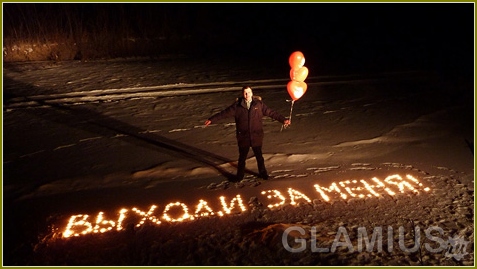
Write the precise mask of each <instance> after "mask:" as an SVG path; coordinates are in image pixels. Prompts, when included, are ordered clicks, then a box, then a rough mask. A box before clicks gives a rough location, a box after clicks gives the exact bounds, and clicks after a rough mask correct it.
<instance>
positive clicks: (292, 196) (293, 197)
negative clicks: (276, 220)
mask: <svg viewBox="0 0 477 269" xmlns="http://www.w3.org/2000/svg"><path fill="white" fill-rule="evenodd" d="M288 194H289V195H290V200H291V201H290V204H291V205H296V204H297V202H296V201H295V200H298V199H303V200H305V201H307V202H308V203H311V199H310V198H308V197H307V196H306V195H304V194H303V193H301V192H299V191H297V190H294V189H292V188H288Z"/></svg>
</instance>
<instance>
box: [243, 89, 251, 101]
mask: <svg viewBox="0 0 477 269" xmlns="http://www.w3.org/2000/svg"><path fill="white" fill-rule="evenodd" d="M242 95H243V98H244V99H245V100H247V101H251V100H252V96H253V92H252V88H250V87H249V86H244V87H243V88H242Z"/></svg>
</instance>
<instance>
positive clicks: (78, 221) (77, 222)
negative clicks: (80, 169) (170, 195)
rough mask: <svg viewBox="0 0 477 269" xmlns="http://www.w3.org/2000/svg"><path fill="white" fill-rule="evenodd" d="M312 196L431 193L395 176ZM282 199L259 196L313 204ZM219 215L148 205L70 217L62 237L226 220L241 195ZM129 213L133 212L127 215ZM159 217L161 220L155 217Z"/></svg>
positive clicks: (297, 197) (277, 202) (200, 206)
mask: <svg viewBox="0 0 477 269" xmlns="http://www.w3.org/2000/svg"><path fill="white" fill-rule="evenodd" d="M313 186H314V190H315V192H314V194H315V195H318V197H317V198H318V199H321V200H324V201H325V202H331V201H333V200H338V199H341V200H347V199H350V198H355V199H363V198H366V197H380V196H382V195H391V196H395V195H396V194H397V193H403V194H404V193H414V194H418V193H419V191H420V190H423V191H425V192H428V191H430V190H431V189H430V188H428V187H424V185H423V184H422V183H421V182H419V180H418V179H417V178H415V177H413V176H412V175H406V176H405V177H404V178H403V177H401V176H400V175H398V174H395V175H390V176H388V177H386V178H385V179H384V180H380V179H378V178H377V177H373V178H371V180H370V181H366V180H364V179H361V180H343V181H339V182H332V183H331V184H330V185H329V186H328V187H325V186H321V185H320V184H318V183H317V184H314V185H313ZM286 193H287V194H288V196H287V197H286V195H283V194H282V192H280V191H279V190H264V191H261V194H262V195H264V196H265V197H266V199H268V200H270V202H271V203H270V204H268V205H267V207H268V208H270V209H273V208H278V207H280V206H282V205H285V204H286V203H287V202H288V203H289V204H290V205H293V206H297V205H298V204H299V202H300V201H304V202H306V203H311V202H312V200H311V199H310V198H309V196H308V195H307V194H304V193H303V192H301V191H298V190H296V189H293V188H288V189H287V191H286ZM218 200H219V204H220V205H219V207H221V210H220V211H214V210H213V209H212V208H211V207H210V206H209V204H208V202H207V201H206V200H203V199H201V200H199V202H198V203H197V205H196V206H195V212H194V214H189V207H188V206H187V205H186V204H185V203H183V202H179V201H177V202H172V203H168V204H166V205H165V206H164V208H163V210H162V214H160V213H159V212H156V210H157V209H158V206H157V205H151V206H150V207H149V209H148V211H147V212H146V211H142V210H140V209H138V208H136V207H134V208H132V209H131V210H130V211H129V210H128V209H126V208H122V209H120V210H119V212H118V215H117V219H116V220H108V219H107V218H106V217H105V214H104V212H99V213H98V214H97V215H96V217H95V218H94V217H90V216H89V215H87V214H78V215H72V216H71V217H70V218H69V221H68V223H67V225H66V228H65V229H64V231H63V233H62V236H63V237H64V238H68V237H78V236H82V235H86V234H99V233H106V232H110V231H113V230H116V231H122V230H124V226H123V223H124V222H125V221H128V224H131V222H133V223H132V224H135V226H136V227H140V226H142V225H144V224H145V223H146V222H148V223H149V224H152V225H161V223H162V222H169V223H174V222H184V221H193V220H196V219H197V218H201V217H212V216H225V215H230V214H239V213H242V212H245V211H247V207H246V206H245V205H244V203H243V199H242V197H241V196H240V194H237V195H236V196H235V197H233V198H232V199H230V200H228V201H229V202H227V199H226V197H225V196H220V197H219V199H218ZM128 212H132V213H131V214H128ZM158 216H160V217H158Z"/></svg>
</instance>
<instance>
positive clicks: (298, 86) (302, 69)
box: [282, 51, 308, 130]
mask: <svg viewBox="0 0 477 269" xmlns="http://www.w3.org/2000/svg"><path fill="white" fill-rule="evenodd" d="M288 62H289V63H290V67H291V70H290V79H291V80H290V81H289V82H288V84H287V90H288V94H290V97H291V98H292V100H291V108H290V117H289V118H288V119H289V120H290V121H291V117H292V111H293V104H294V103H295V101H296V100H298V99H300V98H301V97H302V96H303V94H305V92H306V89H307V88H308V86H307V85H306V83H305V79H306V77H307V76H308V68H306V66H304V65H305V56H304V55H303V53H301V51H295V52H293V53H292V54H291V55H290V57H289V58H288ZM282 130H283V126H282Z"/></svg>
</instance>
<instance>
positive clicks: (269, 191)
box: [262, 190, 285, 208]
mask: <svg viewBox="0 0 477 269" xmlns="http://www.w3.org/2000/svg"><path fill="white" fill-rule="evenodd" d="M267 193H273V195H270V194H269V195H267V198H268V199H272V198H278V199H279V200H280V202H278V203H275V204H269V205H268V207H269V208H274V207H279V206H281V205H284V204H285V197H284V196H283V195H282V194H281V193H280V192H279V191H277V190H268V191H262V194H263V195H265V194H267Z"/></svg>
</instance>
